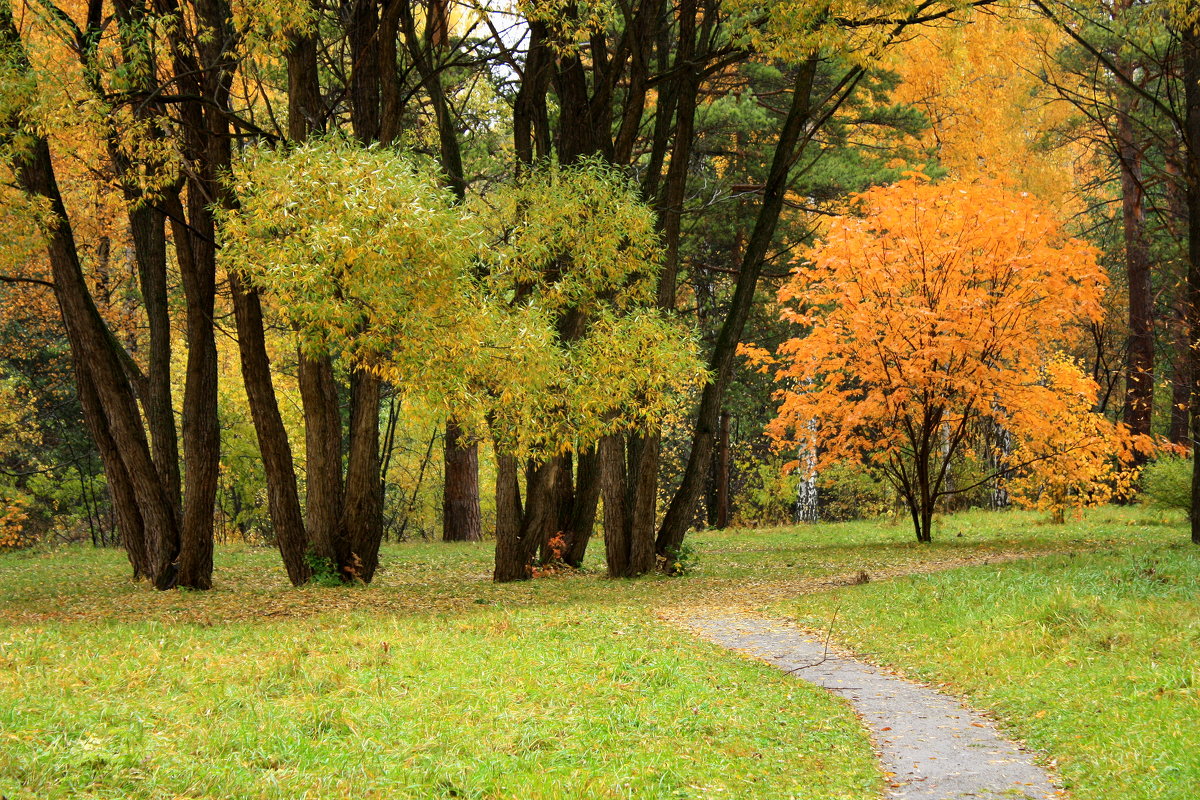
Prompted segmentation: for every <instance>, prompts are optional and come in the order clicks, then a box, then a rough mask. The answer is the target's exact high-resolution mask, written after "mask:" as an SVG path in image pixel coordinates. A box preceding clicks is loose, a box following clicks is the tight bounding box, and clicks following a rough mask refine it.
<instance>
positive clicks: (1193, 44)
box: [1181, 22, 1200, 544]
mask: <svg viewBox="0 0 1200 800" xmlns="http://www.w3.org/2000/svg"><path fill="white" fill-rule="evenodd" d="M1181 33H1182V36H1181V38H1182V42H1181V44H1182V47H1181V60H1182V72H1183V87H1184V108H1185V116H1184V138H1185V143H1184V147H1185V152H1186V157H1187V165H1186V169H1185V178H1186V182H1187V213H1188V270H1187V299H1188V335H1189V336H1190V338H1191V347H1189V348H1188V362H1189V367H1190V369H1191V373H1192V393H1191V398H1190V400H1189V403H1188V407H1189V409H1190V413H1191V430H1192V513H1191V529H1192V542H1193V543H1194V544H1200V514H1197V513H1196V512H1195V509H1197V508H1200V30H1198V29H1197V26H1196V24H1195V23H1192V22H1188V23H1186V24H1185V28H1184V29H1183V31H1182V32H1181Z"/></svg>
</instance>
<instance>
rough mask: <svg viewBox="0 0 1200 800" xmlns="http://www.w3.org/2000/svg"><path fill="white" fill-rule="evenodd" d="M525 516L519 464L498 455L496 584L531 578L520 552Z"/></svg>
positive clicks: (494, 575) (494, 577) (494, 573)
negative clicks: (522, 506) (522, 521)
mask: <svg viewBox="0 0 1200 800" xmlns="http://www.w3.org/2000/svg"><path fill="white" fill-rule="evenodd" d="M522 516H523V514H522V513H521V487H520V484H519V483H518V480H517V460H516V459H515V458H513V457H512V456H506V455H501V454H500V453H496V566H495V571H494V572H493V575H492V577H493V580H495V581H496V582H497V583H504V582H506V581H523V580H525V579H526V578H528V577H530V575H529V569H528V562H527V561H525V560H524V557H523V555H522V549H521V540H520V532H521V517H522Z"/></svg>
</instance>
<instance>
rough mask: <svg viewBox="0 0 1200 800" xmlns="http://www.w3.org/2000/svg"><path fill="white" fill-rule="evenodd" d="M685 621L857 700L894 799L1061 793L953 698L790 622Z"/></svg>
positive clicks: (1034, 797) (1031, 797) (1039, 798)
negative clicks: (829, 646)
mask: <svg viewBox="0 0 1200 800" xmlns="http://www.w3.org/2000/svg"><path fill="white" fill-rule="evenodd" d="M681 621H682V622H683V623H684V624H686V625H687V626H688V627H690V628H691V629H692V630H693V631H694V632H695V633H697V634H699V635H700V636H702V637H704V638H706V639H709V640H710V641H713V642H716V643H717V644H720V645H723V646H725V647H728V648H731V649H734V650H738V651H741V652H744V653H748V654H750V655H753V656H756V657H758V658H761V659H763V660H764V661H766V662H767V663H769V664H772V665H774V666H776V667H778V668H779V669H782V670H784V671H786V672H789V673H790V674H792V675H795V676H797V677H799V678H803V679H804V680H806V681H809V682H811V683H814V684H816V685H817V686H822V687H824V688H826V689H828V690H829V691H831V692H833V693H834V694H838V695H841V696H842V697H845V698H846V699H847V700H849V701H850V703H851V705H852V706H854V709H855V711H857V712H858V715H859V716H860V717H861V718H862V720H863V722H864V723H866V725H867V726H868V727H869V728H870V730H871V736H872V738H873V739H874V741H875V747H876V749H877V750H878V751H879V754H880V758H881V760H882V762H883V769H884V772H885V773H888V779H889V781H890V783H891V787H892V790H891V792H890V796H891V797H896V798H905V799H906V800H909V799H911V800H951V799H952V798H953V799H954V800H958V798H1010V800H1016V799H1017V798H1026V800H1044V799H1045V798H1057V797H1061V794H1060V793H1058V792H1056V790H1055V789H1054V787H1053V785H1052V783H1051V781H1050V777H1049V775H1047V773H1046V771H1045V770H1043V769H1042V768H1041V767H1038V766H1037V765H1035V764H1034V763H1033V759H1032V758H1031V757H1030V754H1029V753H1027V752H1025V751H1023V750H1021V749H1020V748H1019V747H1017V746H1016V745H1015V744H1013V743H1012V742H1010V741H1008V740H1007V739H1004V738H1003V737H1002V736H1001V735H1000V733H999V732H998V731H997V730H996V726H995V725H994V724H993V723H992V722H991V721H990V720H988V719H987V718H986V717H984V716H982V715H981V714H979V713H978V712H975V711H971V710H970V709H968V708H966V707H964V706H963V705H962V704H961V703H960V702H959V701H958V700H956V699H954V698H952V697H949V696H947V695H944V694H942V693H940V692H937V691H934V690H933V689H929V688H926V687H924V686H920V685H918V684H915V683H912V682H910V681H906V680H903V679H901V678H897V677H895V676H893V675H889V674H888V673H886V672H884V671H883V670H881V669H879V668H877V667H873V666H871V665H869V664H864V663H863V662H861V661H857V660H855V659H853V658H849V657H846V656H843V655H838V654H835V653H833V652H831V651H830V652H827V651H826V647H825V646H824V644H823V643H822V642H821V641H819V640H818V639H816V638H814V637H812V636H809V635H807V634H805V633H803V632H801V631H798V630H795V629H793V628H789V627H787V625H786V624H785V623H780V622H774V621H769V620H764V619H755V618H746V617H731V616H715V615H714V616H703V617H690V618H688V619H684V620H681Z"/></svg>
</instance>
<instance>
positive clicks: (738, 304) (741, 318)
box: [656, 57, 818, 555]
mask: <svg viewBox="0 0 1200 800" xmlns="http://www.w3.org/2000/svg"><path fill="white" fill-rule="evenodd" d="M817 63H818V60H817V58H816V57H813V58H811V59H809V60H808V61H807V62H805V63H804V64H802V65H801V66H800V67H799V68H798V70H797V73H796V79H795V81H794V84H793V87H792V99H791V105H790V107H789V110H788V116H787V119H786V120H785V122H784V125H783V129H782V130H781V131H780V134H779V141H778V142H777V143H776V145H775V153H774V155H773V157H772V159H771V168H770V172H769V174H768V177H767V182H766V184H765V186H764V188H763V200H762V206H761V207H760V208H759V213H758V218H757V219H756V220H755V224H754V230H753V232H752V233H751V234H750V238H749V239H748V240H747V242H746V251H745V253H744V255H743V258H742V264H741V269H740V271H739V273H738V279H737V285H736V288H735V289H734V295H733V300H732V301H731V303H730V308H729V313H728V315H727V316H726V317H725V322H724V324H723V325H722V326H721V330H720V333H719V334H718V335H717V341H716V344H715V346H714V347H713V352H712V355H711V356H710V358H709V371H710V372H711V374H712V375H713V380H712V382H710V383H709V384H707V385H706V386H705V387H704V389H703V391H702V393H701V396H700V408H699V411H698V412H697V416H696V423H695V427H694V430H693V434H692V449H691V453H690V454H689V456H688V462H687V467H686V468H685V471H684V475H683V480H682V482H681V483H680V486H679V489H678V490H677V491H676V492H675V496H674V497H673V498H672V499H671V505H670V507H669V508H668V509H667V513H666V515H665V517H664V518H663V522H662V525H661V526H660V528H659V532H658V539H657V543H656V547H657V550H658V552H659V554H660V555H666V554H667V553H668V551H670V550H677V549H678V548H679V547H680V545H682V544H683V538H684V535H685V534H686V533H687V531H688V528H690V527H691V524H692V517H693V516H694V514H695V512H696V503H697V501H699V499H700V495H701V493H702V492H703V491H704V482H705V481H704V478H705V475H706V473H707V471H708V465H709V459H710V458H711V457H712V448H713V439H714V437H715V434H716V426H717V417H718V414H719V413H720V410H721V403H722V401H723V399H724V395H725V389H726V387H727V386H728V384H729V380H730V378H731V376H732V373H733V357H734V354H735V352H736V351H737V345H738V342H739V341H741V336H742V330H743V329H744V328H745V325H746V319H747V317H748V316H749V314H750V308H751V306H752V305H753V303H754V292H755V290H756V288H757V286H758V275H759V272H760V271H761V270H762V265H763V261H764V259H765V258H766V255H767V250H768V249H769V247H770V245H771V241H772V239H773V238H774V236H775V228H776V226H777V225H778V223H779V214H780V211H781V210H782V209H783V200H784V195H785V194H786V193H787V187H788V175H789V172H790V169H791V166H792V164H793V163H795V160H796V156H797V152H798V149H799V147H801V146H802V137H803V135H804V129H805V126H806V125H807V123H808V120H809V109H810V108H811V96H812V89H813V80H814V78H815V77H816V71H817Z"/></svg>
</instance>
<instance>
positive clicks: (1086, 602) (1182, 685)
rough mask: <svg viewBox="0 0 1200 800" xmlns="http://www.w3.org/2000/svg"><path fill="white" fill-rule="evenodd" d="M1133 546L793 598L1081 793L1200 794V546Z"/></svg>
mask: <svg viewBox="0 0 1200 800" xmlns="http://www.w3.org/2000/svg"><path fill="white" fill-rule="evenodd" d="M1171 538H1172V541H1170V542H1164V541H1163V540H1162V539H1161V537H1158V536H1153V535H1146V533H1145V532H1144V531H1141V530H1138V531H1136V532H1135V534H1134V535H1133V536H1131V537H1130V540H1129V541H1128V542H1126V543H1124V544H1121V545H1113V544H1110V545H1108V546H1106V547H1104V548H1100V549H1095V548H1089V549H1080V550H1077V551H1072V552H1067V553H1064V554H1059V555H1053V556H1046V557H1042V558H1037V559H1033V560H1029V561H1021V562H1012V563H1006V564H1002V565H993V566H972V567H964V568H960V569H955V570H951V571H948V572H941V573H937V574H927V575H915V576H910V577H906V578H902V579H899V580H896V581H890V582H887V583H872V584H867V585H865V586H859V587H853V588H844V589H839V590H837V591H835V592H832V593H825V594H822V595H814V596H809V597H804V598H801V599H799V600H792V601H787V602H783V603H779V604H777V605H776V606H775V608H774V611H775V613H777V614H782V615H787V616H792V617H798V618H799V619H800V621H802V622H803V623H804V624H807V625H809V626H812V627H825V626H827V625H829V623H830V621H831V620H833V625H834V638H835V639H836V640H838V641H840V642H842V643H844V644H846V645H848V646H850V647H851V648H853V649H854V650H856V651H857V652H858V653H860V654H864V655H866V656H868V657H869V658H871V659H872V660H875V661H878V662H881V663H885V664H888V665H891V666H894V667H898V668H899V669H900V670H901V671H903V672H904V673H906V674H908V675H910V676H912V677H915V678H919V679H924V680H928V681H933V682H938V683H947V684H949V686H950V688H951V689H952V690H957V691H961V692H963V693H965V694H967V695H968V696H969V697H970V699H971V702H972V703H973V704H974V705H976V706H978V707H982V708H985V709H989V710H991V711H992V712H993V713H994V714H995V715H996V716H997V717H998V718H999V719H1000V720H1001V722H1002V723H1004V725H1005V726H1006V727H1008V728H1009V729H1010V730H1012V731H1013V732H1014V733H1015V734H1016V735H1017V736H1019V737H1020V738H1023V739H1025V740H1026V741H1028V742H1029V743H1030V744H1032V745H1033V746H1035V747H1037V748H1040V749H1043V750H1044V751H1045V752H1047V753H1048V754H1049V755H1050V756H1051V757H1052V758H1053V759H1055V760H1056V761H1057V762H1058V768H1059V771H1060V773H1061V775H1062V777H1063V779H1064V781H1065V783H1066V786H1067V787H1068V788H1069V789H1070V790H1071V796H1072V797H1075V798H1078V800H1085V799H1090V798H1096V800H1102V799H1106V798H1114V797H1119V798H1122V800H1151V798H1153V799H1154V800H1194V798H1196V797H1197V796H1200V752H1198V750H1197V747H1196V745H1197V743H1200V656H1198V655H1197V654H1198V653H1200V548H1196V547H1195V546H1193V545H1191V544H1186V543H1184V531H1183V530H1182V527H1180V528H1179V529H1177V530H1176V535H1175V536H1173V537H1171Z"/></svg>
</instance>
